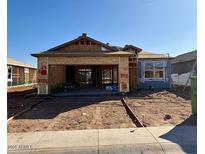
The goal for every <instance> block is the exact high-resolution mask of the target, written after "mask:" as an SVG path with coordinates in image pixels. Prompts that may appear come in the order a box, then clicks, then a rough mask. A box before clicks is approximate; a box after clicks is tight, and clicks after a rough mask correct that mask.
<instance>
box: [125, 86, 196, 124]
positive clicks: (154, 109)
mask: <svg viewBox="0 0 205 154" xmlns="http://www.w3.org/2000/svg"><path fill="white" fill-rule="evenodd" d="M179 93H180V94H181V95H180V96H179ZM190 99H191V98H190V95H189V93H187V91H185V92H183V91H181V92H180V89H176V90H170V91H166V90H165V91H160V92H153V91H143V92H139V93H138V94H137V97H136V98H128V99H126V100H127V103H128V105H129V106H130V107H131V108H132V110H133V111H134V113H135V114H136V115H137V116H138V118H139V119H140V120H141V122H142V123H143V124H144V125H145V126H166V125H178V124H181V125H196V116H191V114H192V113H191V100H190ZM190 116H191V117H190Z"/></svg>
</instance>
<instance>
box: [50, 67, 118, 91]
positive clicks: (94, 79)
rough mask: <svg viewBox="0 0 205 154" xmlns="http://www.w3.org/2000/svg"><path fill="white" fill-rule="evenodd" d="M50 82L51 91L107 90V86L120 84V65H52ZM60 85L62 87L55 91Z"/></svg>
mask: <svg viewBox="0 0 205 154" xmlns="http://www.w3.org/2000/svg"><path fill="white" fill-rule="evenodd" d="M49 84H50V85H51V87H52V88H51V93H53V92H54V93H55V92H58V91H60V90H61V91H72V90H74V91H76V90H78V92H79V91H80V90H81V91H82V90H84V91H86V90H90V91H95V90H97V89H98V90H104V91H105V90H106V87H107V86H115V87H117V86H118V65H51V66H50V69H49ZM59 85H60V86H61V88H57V89H58V90H57V91H55V88H56V86H57V87H58V86H59ZM53 89H54V90H53Z"/></svg>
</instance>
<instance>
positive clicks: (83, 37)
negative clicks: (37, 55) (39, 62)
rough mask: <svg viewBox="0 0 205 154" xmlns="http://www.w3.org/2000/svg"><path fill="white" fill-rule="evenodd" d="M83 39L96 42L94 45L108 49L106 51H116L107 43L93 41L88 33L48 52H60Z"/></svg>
mask: <svg viewBox="0 0 205 154" xmlns="http://www.w3.org/2000/svg"><path fill="white" fill-rule="evenodd" d="M82 39H86V40H88V41H90V42H94V43H96V44H99V45H101V46H102V47H104V48H106V49H109V50H111V51H115V48H113V47H112V46H109V45H108V44H105V43H103V42H100V41H97V40H95V39H93V38H91V37H88V36H87V34H86V33H83V34H82V35H81V36H79V37H78V38H76V39H74V40H71V41H68V42H66V43H63V44H60V45H58V46H56V47H53V48H50V49H48V50H47V51H53V50H58V49H60V48H62V47H66V46H68V45H70V44H72V43H74V42H78V41H80V40H82Z"/></svg>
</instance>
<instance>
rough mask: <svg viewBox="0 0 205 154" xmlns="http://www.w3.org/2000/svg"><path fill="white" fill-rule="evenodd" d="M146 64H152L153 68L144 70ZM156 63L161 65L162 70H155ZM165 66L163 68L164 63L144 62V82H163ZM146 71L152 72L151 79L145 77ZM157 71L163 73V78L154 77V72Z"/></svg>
mask: <svg viewBox="0 0 205 154" xmlns="http://www.w3.org/2000/svg"><path fill="white" fill-rule="evenodd" d="M147 63H152V65H153V68H152V69H146V64H147ZM156 63H162V64H163V66H162V69H156ZM165 68H166V67H165V66H164V61H144V80H145V81H153V80H154V81H165V76H166V71H165ZM146 71H153V77H151V78H147V77H145V76H146V75H145V74H146ZM157 71H163V77H156V75H155V74H156V72H157Z"/></svg>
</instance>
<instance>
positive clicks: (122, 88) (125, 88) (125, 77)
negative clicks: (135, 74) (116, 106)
mask: <svg viewBox="0 0 205 154" xmlns="http://www.w3.org/2000/svg"><path fill="white" fill-rule="evenodd" d="M118 74H119V77H118V78H119V92H129V58H128V57H119V65H118Z"/></svg>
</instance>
